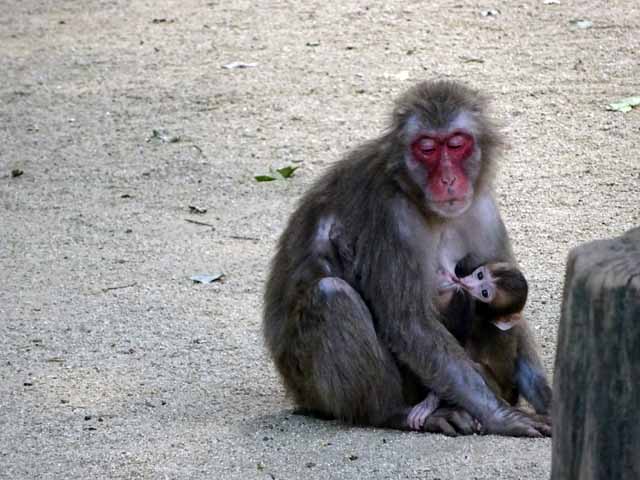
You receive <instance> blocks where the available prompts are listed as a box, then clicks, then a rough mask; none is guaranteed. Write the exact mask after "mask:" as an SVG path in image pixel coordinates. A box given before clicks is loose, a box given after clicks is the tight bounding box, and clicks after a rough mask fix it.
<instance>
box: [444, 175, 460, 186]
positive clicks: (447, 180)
mask: <svg viewBox="0 0 640 480" xmlns="http://www.w3.org/2000/svg"><path fill="white" fill-rule="evenodd" d="M456 179H457V177H455V176H453V177H441V178H440V180H441V181H442V183H444V184H445V185H446V186H448V187H450V186H452V185H453V184H454V183H455V181H456Z"/></svg>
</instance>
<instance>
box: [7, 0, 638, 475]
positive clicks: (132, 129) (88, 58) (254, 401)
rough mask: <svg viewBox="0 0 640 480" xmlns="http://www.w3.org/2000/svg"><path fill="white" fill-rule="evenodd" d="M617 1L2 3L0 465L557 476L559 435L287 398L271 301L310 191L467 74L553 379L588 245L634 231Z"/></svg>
mask: <svg viewBox="0 0 640 480" xmlns="http://www.w3.org/2000/svg"><path fill="white" fill-rule="evenodd" d="M332 3H334V4H332ZM603 4H604V2H596V1H577V0H576V1H570V0H560V2H559V4H549V5H547V4H545V3H544V2H543V1H519V2H506V1H504V2H499V1H497V2H493V3H491V2H475V1H467V0H458V1H455V2H444V1H432V2H417V1H409V2H400V1H396V0H390V1H370V2H362V3H360V2H341V3H339V4H338V2H319V1H314V2H287V1H269V2H249V1H205V0H186V1H180V2H179V1H165V2H150V1H140V0H139V1H132V2H127V1H124V0H112V1H107V0H105V1H97V0H90V1H85V2H80V1H71V0H67V1H53V0H46V1H40V0H38V1H36V0H26V1H21V2H8V1H6V2H0V99H1V105H2V106H1V107H0V269H1V277H2V281H1V284H0V352H2V353H1V354H0V478H2V479H70V478H78V479H80V478H82V479H85V478H122V479H138V478H141V479H142V478H144V479H156V478H158V479H164V478H167V479H174V478H175V479H182V478H225V479H236V478H238V479H243V478H258V479H274V478H275V479H297V478H305V479H315V478H318V479H327V478H337V479H341V478H344V479H355V478H376V479H378V478H380V479H408V478H416V479H417V478H420V479H430V480H435V479H441V480H444V479H495V478H505V479H543V478H545V479H546V478H548V476H549V469H550V447H551V441H550V440H531V439H524V440H523V439H514V438H499V437H492V436H488V437H479V436H474V437H466V438H453V439H452V438H446V437H444V436H440V435H424V434H413V433H399V432H394V431H385V430H374V429H360V428H349V427H345V426H343V425H340V424H338V423H335V422H322V421H319V420H313V419H308V418H305V417H301V416H297V415H293V413H292V408H291V405H290V403H288V401H287V400H286V399H285V398H284V396H283V390H282V388H281V386H280V385H279V383H278V380H277V378H276V376H275V373H274V370H273V368H272V366H271V364H270V363H269V361H268V359H267V358H266V356H265V351H264V348H263V346H262V341H261V335H260V323H261V318H260V316H261V303H262V300H261V293H262V288H263V283H264V278H265V275H266V272H267V267H268V261H269V259H270V257H271V255H272V253H273V249H274V245H275V241H276V239H277V237H278V235H279V233H280V231H281V230H282V228H283V226H284V224H285V222H286V220H287V217H288V214H289V213H290V212H291V210H292V208H293V205H294V203H295V201H296V199H297V198H298V197H299V196H300V195H301V194H302V192H303V191H304V190H305V189H306V188H307V187H308V186H309V185H310V183H311V182H313V181H314V179H315V178H317V177H318V175H320V174H321V173H322V172H323V171H324V170H325V169H326V168H327V167H328V166H329V165H330V164H331V163H332V162H335V161H336V160H337V159H339V158H340V156H341V155H342V154H344V152H345V151H347V150H348V149H349V148H351V147H353V146H354V145H356V144H357V143H359V142H361V141H363V140H365V139H367V138H370V137H372V136H374V135H377V134H378V133H379V132H380V131H381V129H382V128H383V127H384V125H385V122H386V115H387V113H388V111H389V108H390V104H391V101H392V99H393V98H394V97H395V96H396V95H397V94H398V93H399V92H401V91H402V90H404V89H405V88H407V87H408V86H409V85H411V84H412V83H414V82H416V81H419V80H422V79H425V78H433V77H440V78H455V79H459V80H462V81H465V82H467V83H469V84H471V85H472V86H475V87H477V88H480V89H483V90H485V91H487V92H488V93H489V94H490V96H491V97H492V98H493V102H494V103H493V104H494V112H495V116H496V117H497V118H498V120H499V122H500V123H501V124H502V126H503V130H504V132H505V134H506V136H507V138H508V140H509V142H510V144H511V148H510V151H509V152H507V155H506V156H505V158H504V161H503V162H502V163H501V169H500V175H499V183H498V187H499V188H498V190H499V192H498V194H499V201H500V204H501V207H502V209H503V213H504V216H505V220H506V222H507V225H508V227H509V229H510V232H511V235H512V237H513V241H514V247H515V250H516V252H517V255H518V257H519V259H520V261H521V265H522V268H523V270H524V271H525V273H526V275H527V276H528V278H529V280H530V285H531V290H532V291H531V294H530V302H529V305H528V318H529V321H530V322H531V323H532V324H533V325H534V328H535V331H536V332H537V336H538V340H539V343H540V347H541V351H542V355H543V357H544V361H545V365H546V366H547V368H548V370H549V372H550V373H551V370H552V367H553V359H554V355H555V338H556V331H557V323H558V317H559V309H560V297H561V290H562V281H563V272H564V263H565V258H566V255H567V252H568V250H569V248H571V247H572V246H574V245H576V244H579V243H582V242H585V241H588V240H592V239H597V238H603V237H608V236H614V235H618V234H620V233H622V232H623V231H625V230H627V229H629V228H631V227H633V226H636V225H638V224H640V208H639V201H640V159H639V155H638V138H639V135H640V111H632V112H630V113H627V114H622V113H619V112H610V111H607V110H606V108H605V107H606V105H607V104H608V103H609V102H612V101H615V100H618V99H619V98H622V97H628V96H631V95H640V64H639V60H640V58H639V56H638V54H639V52H640V31H639V29H640V7H639V6H638V4H637V2H633V1H631V0H627V1H624V0H617V1H615V0H614V1H609V2H606V5H607V6H606V8H605V7H603V6H602V5H603ZM489 9H495V10H497V12H494V13H497V14H494V15H488V16H483V15H482V12H483V11H486V10H489ZM578 19H586V20H590V21H591V22H592V26H591V28H586V29H585V28H580V27H579V26H577V25H575V22H573V21H574V20H578ZM234 61H238V62H246V63H255V64H257V65H256V66H255V67H252V68H244V69H224V68H222V66H223V65H225V64H228V63H230V62H234ZM154 130H161V131H162V132H161V133H160V135H156V136H155V137H154V135H153V132H154ZM293 164H296V165H299V166H300V167H301V168H300V169H299V170H298V171H297V172H296V174H295V176H294V177H293V178H291V179H290V180H288V181H277V182H271V183H258V182H256V181H255V180H254V178H253V177H254V176H255V175H259V174H266V173H268V172H269V170H270V168H279V167H282V166H286V165H293ZM12 170H21V171H22V172H23V174H22V175H20V176H15V177H14V176H12V175H11V172H12ZM190 205H193V206H198V207H202V208H206V209H208V210H207V212H206V213H204V214H195V213H191V212H190V210H189V206H190ZM187 219H191V220H197V221H200V222H204V223H208V224H210V225H211V226H207V225H198V224H194V223H190V222H188V221H187ZM219 272H222V273H224V274H225V275H226V277H225V281H224V283H215V284H212V285H197V284H194V283H193V282H192V281H191V280H190V279H189V277H190V276H191V275H194V274H198V273H210V274H215V273H219Z"/></svg>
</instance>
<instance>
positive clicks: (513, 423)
mask: <svg viewBox="0 0 640 480" xmlns="http://www.w3.org/2000/svg"><path fill="white" fill-rule="evenodd" d="M483 427H484V428H483V433H489V434H495V435H505V436H511V437H550V436H551V419H550V418H549V417H548V416H546V415H538V414H531V413H527V412H525V411H523V410H519V409H517V408H512V407H509V408H505V409H501V410H500V411H498V412H496V416H495V418H493V419H491V420H490V421H489V422H484V423H483Z"/></svg>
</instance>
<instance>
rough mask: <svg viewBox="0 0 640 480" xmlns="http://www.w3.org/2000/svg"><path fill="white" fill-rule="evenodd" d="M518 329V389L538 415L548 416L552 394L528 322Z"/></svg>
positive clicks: (516, 373)
mask: <svg viewBox="0 0 640 480" xmlns="http://www.w3.org/2000/svg"><path fill="white" fill-rule="evenodd" d="M516 328H517V329H518V330H517V335H518V354H517V358H516V371H515V378H516V383H517V385H518V389H519V390H520V394H521V395H522V396H523V397H524V398H525V400H527V402H529V403H530V404H531V406H532V407H533V408H534V410H535V411H536V413H539V414H541V415H548V414H549V413H550V411H551V397H552V392H551V387H550V385H549V381H548V380H547V376H546V375H545V371H544V367H543V365H542V361H541V360H540V357H539V356H538V352H537V351H536V348H535V343H534V341H533V336H532V334H531V332H530V330H529V327H528V325H527V324H526V322H521V323H520V324H518V325H516V326H515V327H514V329H516Z"/></svg>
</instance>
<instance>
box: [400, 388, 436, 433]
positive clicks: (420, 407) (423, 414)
mask: <svg viewBox="0 0 640 480" xmlns="http://www.w3.org/2000/svg"><path fill="white" fill-rule="evenodd" d="M439 404H440V399H439V398H438V397H437V396H436V394H435V393H430V394H429V395H427V397H426V398H425V399H424V400H423V401H421V402H420V403H418V404H417V405H415V406H414V407H413V408H412V409H411V411H410V412H409V415H408V416H407V423H408V424H409V428H410V429H412V430H422V426H423V425H424V422H425V420H426V419H427V417H428V416H429V415H431V414H432V413H433V412H434V411H435V409H436V408H438V405H439Z"/></svg>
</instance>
